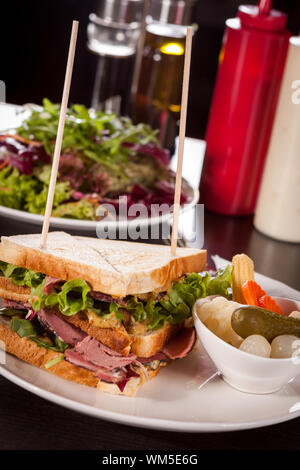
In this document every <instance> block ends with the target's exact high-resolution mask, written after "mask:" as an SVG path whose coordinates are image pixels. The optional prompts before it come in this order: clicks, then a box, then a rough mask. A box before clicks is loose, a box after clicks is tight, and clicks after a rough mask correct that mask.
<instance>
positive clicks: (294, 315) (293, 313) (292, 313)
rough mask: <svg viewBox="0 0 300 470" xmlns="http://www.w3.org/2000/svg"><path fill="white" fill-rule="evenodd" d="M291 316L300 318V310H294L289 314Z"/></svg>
mask: <svg viewBox="0 0 300 470" xmlns="http://www.w3.org/2000/svg"><path fill="white" fill-rule="evenodd" d="M289 317H292V318H300V312H298V310H294V311H293V312H291V313H290V314H289Z"/></svg>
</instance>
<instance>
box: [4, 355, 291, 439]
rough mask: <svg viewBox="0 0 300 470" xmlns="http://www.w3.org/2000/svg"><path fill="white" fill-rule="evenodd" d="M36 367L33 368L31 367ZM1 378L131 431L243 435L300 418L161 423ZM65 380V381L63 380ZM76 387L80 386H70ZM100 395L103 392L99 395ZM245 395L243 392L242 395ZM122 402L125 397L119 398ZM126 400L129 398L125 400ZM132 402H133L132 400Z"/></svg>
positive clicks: (8, 373) (11, 376)
mask: <svg viewBox="0 0 300 470" xmlns="http://www.w3.org/2000/svg"><path fill="white" fill-rule="evenodd" d="M14 359H16V360H17V361H18V362H21V363H24V361H22V360H21V359H19V358H18V357H15V356H14ZM32 367H34V366H32ZM39 372H42V373H47V371H43V370H41V369H40V370H39ZM0 375H1V376H2V377H4V378H5V379H7V380H9V381H10V382H12V383H14V384H15V385H17V386H19V387H21V388H23V389H24V390H26V391H28V392H30V393H33V394H34V395H37V396H38V397H40V398H43V399H45V400H48V401H50V402H51V403H54V404H56V405H59V406H62V407H64V408H67V409H70V410H72V411H75V412H77V413H81V414H85V415H87V416H91V417H93V418H96V419H103V420H105V421H109V422H112V423H117V424H123V425H126V426H131V427H138V428H146V429H155V430H158V431H166V432H170V431H171V432H187V433H219V432H232V431H244V430H248V429H257V428H261V427H265V426H271V425H274V424H279V423H283V422H287V421H291V420H292V419H295V418H297V417H299V416H300V410H298V411H293V412H291V413H290V415H285V416H282V415H281V416H275V417H272V418H264V419H262V420H260V421H257V420H256V421H244V422H224V421H214V422H211V421H198V422H191V421H176V420H169V419H158V418H151V417H139V416H132V415H128V414H124V413H119V412H117V411H111V410H104V409H101V408H98V407H93V406H91V405H87V404H85V403H80V402H78V401H76V400H73V399H71V398H67V397H63V396H61V395H59V394H57V393H54V392H50V391H48V390H46V389H45V388H43V387H40V386H38V385H34V384H32V383H31V382H29V381H27V380H25V379H23V378H21V377H19V376H18V375H17V374H15V373H13V372H11V371H10V370H9V369H8V368H7V367H5V366H3V365H0ZM61 380H65V379H61ZM71 385H73V386H76V385H78V384H76V383H71ZM100 393H101V392H100ZM241 393H242V392H241ZM116 398H119V399H122V398H123V397H120V396H116ZM124 398H126V397H124ZM129 398H130V397H129ZM131 399H134V397H132V398H131Z"/></svg>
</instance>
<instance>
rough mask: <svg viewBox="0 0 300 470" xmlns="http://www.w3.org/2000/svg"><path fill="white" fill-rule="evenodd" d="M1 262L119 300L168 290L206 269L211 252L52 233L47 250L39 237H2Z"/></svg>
mask: <svg viewBox="0 0 300 470" xmlns="http://www.w3.org/2000/svg"><path fill="white" fill-rule="evenodd" d="M0 260H2V261H6V262H7V263H12V264H15V265H17V266H21V267H24V268H28V269H33V270H35V271H39V272H42V273H44V274H47V275H49V276H53V277H57V278H58V279H63V280H65V281H67V280H70V279H76V278H81V279H85V280H86V281H87V282H88V283H89V284H90V285H91V287H92V289H94V290H96V291H99V292H103V293H104V294H109V295H112V296H116V297H125V296H126V295H135V294H143V293H148V292H152V291H154V290H157V289H159V290H160V291H163V290H165V289H166V288H167V287H168V286H169V285H170V283H171V282H172V281H173V280H174V279H177V278H179V277H181V276H182V275H183V274H185V273H191V272H199V271H202V270H203V269H204V268H205V265H206V250H197V249H193V248H178V249H177V253H176V256H171V252H170V247H167V246H164V245H150V244H143V243H132V242H124V241H117V240H99V239H96V238H88V237H73V236H71V235H68V234H66V233H64V232H50V233H49V234H48V238H47V247H46V249H41V248H40V235H39V234H36V235H16V236H12V237H2V239H1V244H0Z"/></svg>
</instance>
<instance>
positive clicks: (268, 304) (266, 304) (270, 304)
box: [258, 295, 283, 315]
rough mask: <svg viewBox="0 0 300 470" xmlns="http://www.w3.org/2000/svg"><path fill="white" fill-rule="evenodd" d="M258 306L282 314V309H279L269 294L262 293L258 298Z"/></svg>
mask: <svg viewBox="0 0 300 470" xmlns="http://www.w3.org/2000/svg"><path fill="white" fill-rule="evenodd" d="M258 305H259V307H262V308H265V309H266V310H269V311H270V312H273V313H278V314H279V315H283V311H282V310H281V308H280V306H279V305H278V303H277V302H276V300H274V299H272V297H270V296H269V295H264V296H262V297H260V298H259V299H258Z"/></svg>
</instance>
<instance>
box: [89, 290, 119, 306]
mask: <svg viewBox="0 0 300 470" xmlns="http://www.w3.org/2000/svg"><path fill="white" fill-rule="evenodd" d="M89 295H90V296H91V297H93V299H95V300H100V301H101V302H109V303H112V302H117V304H119V305H122V307H125V306H126V301H125V300H124V299H122V298H121V297H118V298H114V297H112V296H111V295H108V294H102V292H97V291H95V290H92V291H90V292H89Z"/></svg>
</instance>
